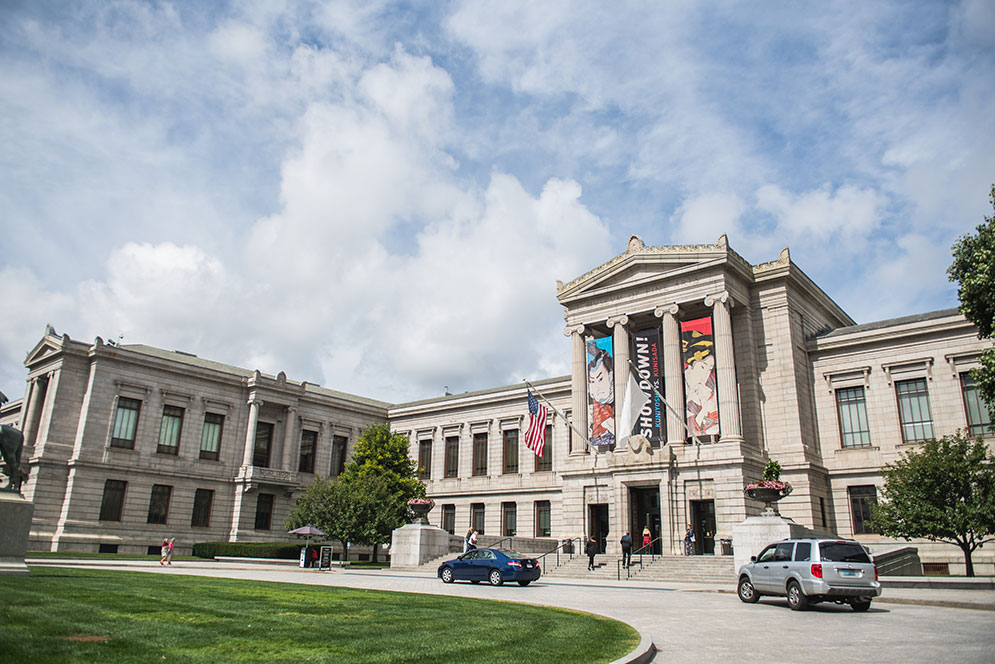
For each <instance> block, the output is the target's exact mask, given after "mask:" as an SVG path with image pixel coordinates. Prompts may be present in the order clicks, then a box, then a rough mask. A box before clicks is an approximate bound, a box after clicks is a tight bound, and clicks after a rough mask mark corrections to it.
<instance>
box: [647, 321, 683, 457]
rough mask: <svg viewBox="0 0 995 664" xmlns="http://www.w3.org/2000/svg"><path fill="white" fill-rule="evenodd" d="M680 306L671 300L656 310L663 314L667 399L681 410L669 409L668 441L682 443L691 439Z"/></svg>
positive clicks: (671, 443)
mask: <svg viewBox="0 0 995 664" xmlns="http://www.w3.org/2000/svg"><path fill="white" fill-rule="evenodd" d="M679 312H680V307H678V306H677V305H676V304H671V305H669V306H666V307H657V308H656V310H655V311H654V312H653V313H654V314H656V315H657V316H659V317H661V318H663V382H664V386H663V387H664V391H665V394H664V396H665V397H666V398H667V403H669V404H670V405H671V407H672V408H673V409H674V410H675V411H677V414H675V413H674V412H673V411H671V410H670V409H669V408H668V409H667V444H668V445H680V444H682V443H684V441H685V440H686V439H687V434H686V433H685V431H684V426H683V423H684V419H685V415H684V357H683V354H682V353H681V325H680V322H679V321H678V319H677V314H678V313H679Z"/></svg>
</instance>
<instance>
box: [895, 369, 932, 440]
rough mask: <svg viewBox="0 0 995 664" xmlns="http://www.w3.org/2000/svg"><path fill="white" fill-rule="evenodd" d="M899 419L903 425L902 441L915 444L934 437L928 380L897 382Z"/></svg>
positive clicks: (918, 379)
mask: <svg viewBox="0 0 995 664" xmlns="http://www.w3.org/2000/svg"><path fill="white" fill-rule="evenodd" d="M895 393H896V395H897V396H898V418H899V420H900V421H901V423H902V440H903V441H904V442H906V443H915V442H919V441H923V440H929V439H930V438H932V437H933V415H932V412H931V411H930V408H929V392H927V390H926V379H925V378H915V379H913V380H898V381H895Z"/></svg>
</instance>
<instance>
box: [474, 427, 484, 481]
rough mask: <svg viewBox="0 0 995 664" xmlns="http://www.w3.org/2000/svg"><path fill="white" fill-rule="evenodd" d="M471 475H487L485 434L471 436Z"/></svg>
mask: <svg viewBox="0 0 995 664" xmlns="http://www.w3.org/2000/svg"><path fill="white" fill-rule="evenodd" d="M473 474H474V475H486V474H487V434H486V433H475V434H473Z"/></svg>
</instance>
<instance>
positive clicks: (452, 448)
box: [446, 436, 459, 477]
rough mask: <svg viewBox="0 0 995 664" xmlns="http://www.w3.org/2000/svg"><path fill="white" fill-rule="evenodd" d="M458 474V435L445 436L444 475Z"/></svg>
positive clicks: (455, 475)
mask: <svg viewBox="0 0 995 664" xmlns="http://www.w3.org/2000/svg"><path fill="white" fill-rule="evenodd" d="M458 475H459V436H450V437H449V438H446V477H457V476H458Z"/></svg>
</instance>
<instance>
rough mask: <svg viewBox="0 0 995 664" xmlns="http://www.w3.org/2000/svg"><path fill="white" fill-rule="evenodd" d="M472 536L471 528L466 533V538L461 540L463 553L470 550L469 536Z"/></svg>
mask: <svg viewBox="0 0 995 664" xmlns="http://www.w3.org/2000/svg"><path fill="white" fill-rule="evenodd" d="M471 535H473V528H470V529H469V530H467V531H466V537H464V538H463V553H466V552H467V551H469V550H470V549H471V547H470V536H471Z"/></svg>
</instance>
